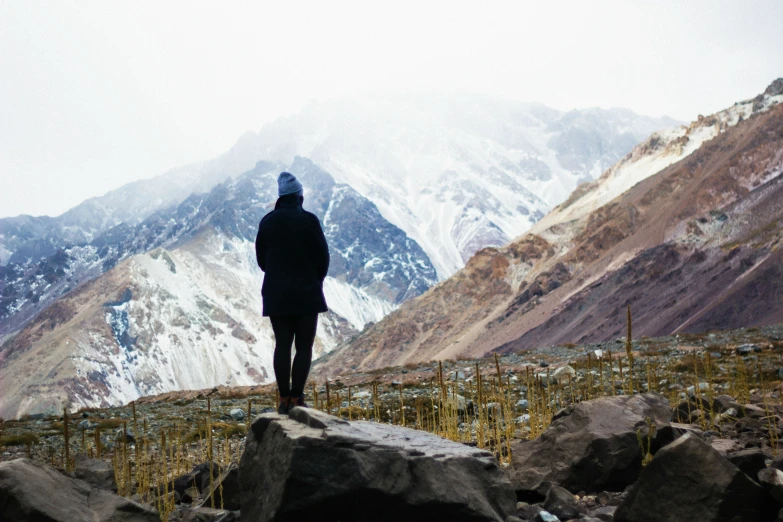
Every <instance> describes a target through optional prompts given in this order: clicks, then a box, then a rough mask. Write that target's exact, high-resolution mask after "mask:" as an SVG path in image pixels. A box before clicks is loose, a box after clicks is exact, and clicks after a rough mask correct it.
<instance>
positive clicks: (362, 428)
mask: <svg viewBox="0 0 783 522" xmlns="http://www.w3.org/2000/svg"><path fill="white" fill-rule="evenodd" d="M239 483H240V488H241V491H242V520H243V522H256V521H268V520H274V521H295V520H321V521H325V522H328V521H337V520H339V521H342V522H352V521H359V520H368V519H372V520H377V521H387V520H388V521H392V520H393V521H398V520H406V521H431V520H450V521H475V522H478V521H504V520H506V519H507V518H508V517H509V516H512V515H515V514H516V505H517V504H516V499H515V497H514V490H513V488H512V487H511V484H510V483H509V482H508V480H507V479H506V478H505V476H504V474H503V472H502V471H501V470H500V468H499V467H498V465H497V462H496V461H495V459H494V457H493V456H492V454H491V453H489V452H487V451H483V450H478V449H476V448H472V447H469V446H466V445H463V444H458V443H454V442H451V441H448V440H445V439H442V438H440V437H437V436H435V435H431V434H429V433H425V432H421V431H417V430H412V429H407V428H401V427H398V426H391V425H388V424H377V423H373V422H365V421H355V422H348V421H343V420H341V419H338V418H336V417H332V416H330V415H327V414H325V413H322V412H319V411H316V410H311V409H304V408H294V409H293V410H292V411H291V412H290V414H289V416H283V415H277V414H265V415H262V416H260V417H258V418H257V419H256V420H255V421H254V422H253V424H252V427H251V430H250V431H249V432H248V435H247V446H246V449H245V452H244V453H243V454H242V458H241V461H240V466H239Z"/></svg>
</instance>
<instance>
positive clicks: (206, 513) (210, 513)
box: [169, 507, 240, 522]
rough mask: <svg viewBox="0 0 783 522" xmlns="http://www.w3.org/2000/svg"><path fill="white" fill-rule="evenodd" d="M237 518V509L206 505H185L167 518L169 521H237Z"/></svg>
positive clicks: (238, 518)
mask: <svg viewBox="0 0 783 522" xmlns="http://www.w3.org/2000/svg"><path fill="white" fill-rule="evenodd" d="M239 520H240V517H239V512H238V511H228V510H225V509H211V508H207V507H197V508H192V507H186V508H183V509H180V510H178V511H177V512H176V513H175V514H174V515H173V516H172V517H170V518H169V522H237V521H239Z"/></svg>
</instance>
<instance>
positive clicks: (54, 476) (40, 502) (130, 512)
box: [0, 459, 160, 522]
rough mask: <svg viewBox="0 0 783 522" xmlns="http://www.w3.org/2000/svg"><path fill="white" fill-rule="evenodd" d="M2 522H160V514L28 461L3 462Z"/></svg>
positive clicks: (0, 465)
mask: <svg viewBox="0 0 783 522" xmlns="http://www.w3.org/2000/svg"><path fill="white" fill-rule="evenodd" d="M0 520H8V521H11V520H13V521H26V520H30V521H32V520H45V521H47V522H74V521H81V520H85V521H86V520H89V521H91V522H115V521H122V522H158V521H159V520H160V517H159V516H158V513H157V512H155V511H153V510H151V509H149V508H147V507H144V506H142V505H140V504H137V503H135V502H132V501H130V500H128V499H126V498H123V497H120V496H118V495H115V494H114V493H111V492H109V491H106V490H104V489H101V488H98V487H95V486H92V485H90V484H88V483H87V482H85V481H83V480H78V479H75V478H71V477H68V476H66V475H64V474H62V473H60V472H59V471H57V470H55V469H54V468H52V467H50V466H47V465H44V464H41V463H39V462H35V461H32V460H28V459H17V460H12V461H8V462H2V463H0Z"/></svg>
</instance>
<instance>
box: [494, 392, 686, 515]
mask: <svg viewBox="0 0 783 522" xmlns="http://www.w3.org/2000/svg"><path fill="white" fill-rule="evenodd" d="M670 421H671V408H670V407H669V404H668V402H667V401H666V399H664V398H663V397H662V396H660V395H658V394H653V393H647V394H641V395H632V396H617V397H603V398H600V399H595V400H591V401H586V402H582V403H579V404H577V405H574V406H569V407H568V408H566V409H565V410H562V411H560V412H558V414H557V415H555V417H554V418H553V420H552V423H551V424H550V425H549V426H548V427H547V429H546V430H544V432H543V433H542V434H541V436H540V437H538V438H537V439H534V440H531V441H519V442H515V443H512V445H511V455H512V459H511V465H510V466H509V467H508V469H507V475H508V477H509V479H510V480H511V483H512V484H513V486H514V489H515V490H516V493H517V496H518V497H519V498H520V499H522V500H524V499H536V498H541V497H543V496H544V495H546V493H547V491H549V488H550V487H551V486H552V485H559V486H562V487H564V488H566V489H567V490H569V491H571V492H572V493H577V492H579V491H586V492H598V491H621V490H623V489H624V488H625V487H626V486H628V485H629V484H632V483H633V482H634V481H635V480H636V478H637V477H638V476H639V472H640V471H641V469H642V449H641V448H640V445H639V436H641V437H642V439H643V442H644V444H645V446H646V444H647V441H648V427H649V425H650V422H652V423H653V424H654V425H655V427H656V429H654V430H653V434H652V435H651V437H650V439H651V445H652V446H653V447H655V446H656V443H657V437H658V435H659V433H660V432H661V428H662V427H664V426H667V425H668V424H669V422H670ZM637 432H638V434H637Z"/></svg>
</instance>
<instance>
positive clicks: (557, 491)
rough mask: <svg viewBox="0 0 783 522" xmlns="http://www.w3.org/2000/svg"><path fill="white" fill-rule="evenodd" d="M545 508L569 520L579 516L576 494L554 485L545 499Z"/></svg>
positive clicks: (561, 518) (558, 516) (562, 518)
mask: <svg viewBox="0 0 783 522" xmlns="http://www.w3.org/2000/svg"><path fill="white" fill-rule="evenodd" d="M544 509H546V510H547V511H549V512H550V513H552V514H553V515H555V516H556V517H557V518H559V519H560V520H569V519H571V518H577V517H578V516H579V507H578V505H577V503H576V499H575V498H574V495H573V494H571V492H570V491H568V490H567V489H565V488H561V487H560V486H552V487H551V488H549V491H548V492H547V494H546V499H544Z"/></svg>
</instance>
